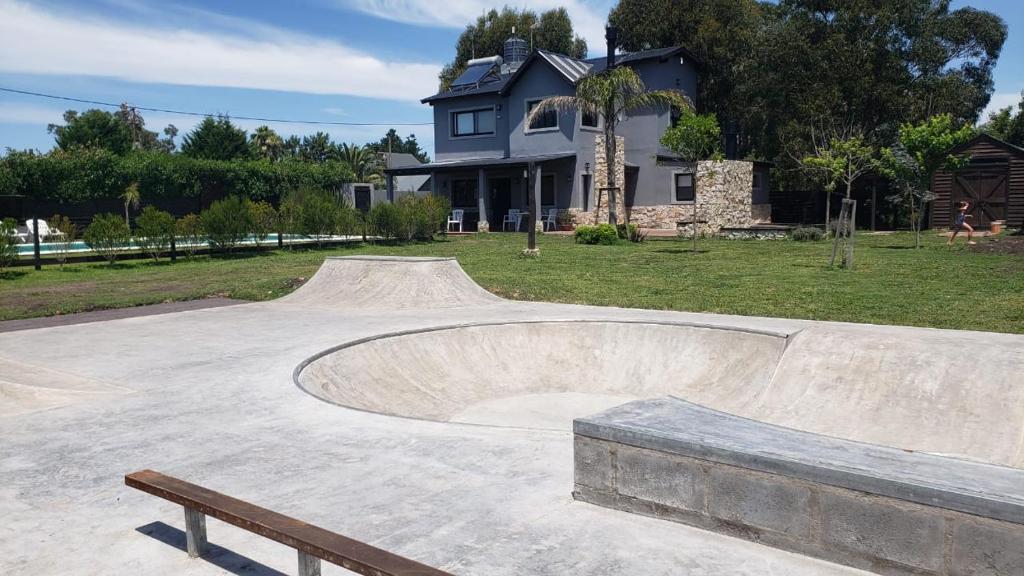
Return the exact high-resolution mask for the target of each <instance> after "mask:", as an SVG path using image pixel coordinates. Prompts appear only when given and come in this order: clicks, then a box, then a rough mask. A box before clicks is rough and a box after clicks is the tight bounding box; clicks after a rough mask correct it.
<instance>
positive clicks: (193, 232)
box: [174, 214, 204, 258]
mask: <svg viewBox="0 0 1024 576" xmlns="http://www.w3.org/2000/svg"><path fill="white" fill-rule="evenodd" d="M174 235H175V236H176V237H177V238H178V244H179V247H180V248H181V249H182V250H184V251H185V254H186V255H188V257H189V258H191V257H192V256H195V255H196V250H197V249H198V248H199V245H200V244H202V243H203V240H204V237H203V223H202V222H201V221H200V220H199V216H196V215H195V214H186V215H184V216H182V217H181V218H179V219H178V221H177V222H175V223H174Z"/></svg>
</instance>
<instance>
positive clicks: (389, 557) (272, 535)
mask: <svg viewBox="0 0 1024 576" xmlns="http://www.w3.org/2000/svg"><path fill="white" fill-rule="evenodd" d="M124 482H125V484H126V485H128V486H130V487H132V488H136V489H138V490H141V491H143V492H147V493H149V494H152V495H154V496H159V497H160V498H163V499H165V500H168V501H170V502H174V503H176V504H180V505H182V506H185V507H186V508H192V509H194V510H197V511H199V512H201V513H203V514H206V515H208V516H212V517H214V518H216V519H218V520H221V521H222V522H226V523H228V524H232V525H234V526H238V527H239V528H243V529H245V530H248V531H250V532H253V533H255V534H259V535H260V536H263V537H265V538H269V539H271V540H274V541H276V542H280V543H281V544H284V545H286V546H290V547H292V548H295V549H296V550H299V551H301V552H305V553H306V554H309V555H311V556H315V557H317V558H321V559H323V560H325V561H327V562H330V563H332V564H336V565H338V566H341V567H343V568H345V569H347V570H351V571H352V572H356V573H357V574H363V575H365V576H452V575H451V574H449V573H448V572H443V571H441V570H438V569H436V568H431V567H430V566H426V565H424V564H420V563H419V562H416V561H414V560H409V559H408V558H403V557H401V556H398V555H397V554H393V553H391V552H388V551H386V550H381V549H380V548H377V547H374V546H370V545H369V544H365V543H363V542H359V541H357V540H353V539H351V538H347V537H345V536H342V535H340V534H336V533H334V532H331V531H329V530H325V529H323V528H320V527H319V526H314V525H312V524H307V523H305V522H302V521H301V520H296V519H295V518H291V517H289V516H285V515H284V514H279V513H277V512H274V511H272V510H267V509H266V508H261V507H259V506H256V505H254V504H250V503H248V502H245V501H243V500H239V499H237V498H232V497H231V496H227V495H225V494H221V493H220V492H215V491H213V490H209V489H207V488H203V487H202V486H197V485H195V484H192V483H189V482H185V481H184V480H179V479H177V478H173V477H171V476H166V475H164V474H161V473H159V472H155V471H153V470H140V471H138V472H133V473H131V474H128V475H126V476H125V477H124Z"/></svg>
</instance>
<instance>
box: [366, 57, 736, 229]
mask: <svg viewBox="0 0 1024 576" xmlns="http://www.w3.org/2000/svg"><path fill="white" fill-rule="evenodd" d="M524 48H525V43H524V42H523V41H522V40H519V39H516V38H513V39H510V40H509V41H508V42H506V47H505V55H504V57H498V56H495V57H491V58H482V59H477V60H472V61H470V62H469V63H468V67H467V70H466V72H465V73H464V74H463V76H462V77H460V78H459V79H456V80H455V81H454V82H453V84H452V86H451V87H450V88H448V89H447V90H445V91H442V92H439V93H438V94H435V95H433V96H430V97H427V98H424V99H423V100H422V102H424V103H426V104H429V105H430V106H431V107H432V108H433V111H434V142H435V160H434V161H433V162H431V163H429V164H423V165H419V166H405V167H398V168H393V169H389V170H387V171H385V174H386V177H387V181H388V191H389V195H390V197H392V198H393V197H394V194H395V189H396V188H395V179H396V178H399V177H405V176H410V175H429V176H430V178H429V183H430V184H429V189H430V191H431V192H433V193H435V194H439V195H442V196H445V197H447V198H449V199H450V201H451V204H452V207H453V209H459V210H462V211H463V213H464V218H465V224H464V229H468V230H474V229H476V230H481V231H484V230H501V229H507V230H510V229H514V228H519V229H522V226H523V225H524V224H525V222H526V221H527V220H528V219H523V220H520V221H518V222H515V223H511V222H509V221H508V220H509V218H507V216H508V215H509V213H510V210H519V211H521V212H523V213H530V212H532V213H534V214H538V215H539V217H540V216H550V215H551V214H552V213H553V211H557V212H558V213H569V214H572V215H574V217H575V220H576V221H577V223H593V221H596V220H598V219H599V217H600V214H601V211H600V208H601V207H600V206H598V205H597V204H599V203H600V202H601V201H602V199H601V197H600V194H599V192H600V190H601V189H603V188H604V183H603V182H604V167H603V165H604V153H603V135H602V129H603V119H601V118H600V117H599V116H591V115H588V114H582V113H578V112H573V111H570V112H563V113H556V112H550V113H547V114H544V115H542V116H541V117H540V118H538V119H537V120H535V121H534V122H533V123H532V124H530V125H528V124H527V122H526V118H527V116H528V114H529V111H530V110H531V108H532V106H534V105H536V104H537V103H538V102H540V101H541V100H543V99H545V98H548V97H551V96H559V95H565V96H571V95H574V94H575V91H576V84H577V83H578V82H579V81H580V80H581V79H582V78H584V77H585V76H587V75H589V74H594V73H598V72H601V71H602V70H604V69H605V68H606V67H607V66H608V60H607V59H604V58H601V59H590V60H579V59H575V58H570V57H568V56H565V55H561V54H555V53H552V52H547V51H543V50H537V51H534V52H532V53H530V54H529V55H526V50H525V49H524ZM614 64H615V65H616V66H630V67H632V68H633V69H634V70H635V71H636V72H637V73H638V75H639V76H640V78H641V79H642V80H643V81H644V83H645V84H646V85H647V87H648V88H650V89H674V90H678V91H680V92H682V93H684V94H686V95H687V96H688V97H689V98H690V99H691V100H693V101H696V97H697V82H698V68H699V67H700V66H701V64H700V62H699V61H698V60H697V59H696V58H695V57H694V56H693V55H692V54H690V53H689V52H688V51H687V50H686V49H685V48H682V47H673V48H662V49H657V50H647V51H643V52H638V53H631V54H619V55H616V56H615V63H614ZM671 122H672V112H671V110H669V109H668V107H664V108H662V109H651V110H647V111H643V112H641V113H637V114H633V115H630V116H629V117H628V118H625V119H622V120H621V121H620V123H619V124H618V126H617V135H618V137H619V138H621V139H622V142H623V143H624V146H621V148H622V149H623V151H624V157H623V159H622V161H621V165H620V166H618V168H619V169H620V170H622V171H623V172H624V174H623V175H624V182H622V181H621V180H620V186H622V185H623V184H624V188H625V190H624V192H625V194H624V200H625V209H626V210H627V211H630V212H631V213H633V212H635V213H636V214H637V215H638V216H640V217H641V218H642V220H643V221H641V222H638V223H639V224H640V225H641V226H645V227H652V228H675V226H676V222H677V220H678V219H679V218H680V217H682V214H683V212H684V211H683V208H685V207H686V206H688V205H692V204H693V203H694V202H695V201H697V200H695V198H694V196H695V192H696V188H697V186H696V182H695V180H696V172H697V170H696V167H695V166H692V165H685V163H682V162H680V161H679V159H678V158H676V157H674V156H673V155H672V154H671V153H670V152H669V151H668V150H666V149H665V148H664V147H662V146H661V144H660V138H661V135H662V134H663V133H664V131H665V129H666V128H668V127H669V126H670V125H671ZM681 174H688V175H689V176H680V175H681ZM748 175H749V176H748V178H749V179H750V180H751V186H752V185H753V179H754V177H753V176H752V173H751V172H748ZM687 186H689V187H690V189H687V188H686V187H687ZM530 187H533V190H534V192H535V199H534V205H533V206H531V205H529V194H528V192H529V189H530ZM595 191H597V193H595ZM751 201H752V196H751V200H750V201H748V203H747V206H746V207H745V210H746V212H747V213H748V214H749V213H750V209H751V208H750V202H751ZM673 206H675V207H676V209H671V208H672V207H673ZM647 207H668V208H669V209H668V210H660V211H658V210H655V211H651V210H648V209H647ZM604 210H605V213H606V211H607V207H604ZM652 214H653V215H652Z"/></svg>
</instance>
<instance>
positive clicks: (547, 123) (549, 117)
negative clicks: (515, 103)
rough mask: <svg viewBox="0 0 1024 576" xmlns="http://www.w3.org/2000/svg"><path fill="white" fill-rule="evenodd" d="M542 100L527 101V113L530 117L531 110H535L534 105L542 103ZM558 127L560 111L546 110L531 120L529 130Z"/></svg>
mask: <svg viewBox="0 0 1024 576" xmlns="http://www.w3.org/2000/svg"><path fill="white" fill-rule="evenodd" d="M540 103H541V101H540V100H530V101H528V102H527V103H526V115H527V117H529V115H530V112H533V109H534V107H536V106H537V104H540ZM556 128H558V111H557V110H545V111H544V112H542V113H540V115H538V116H537V117H536V118H534V119H533V122H530V126H529V128H527V129H526V130H527V132H530V131H533V130H554V129H556Z"/></svg>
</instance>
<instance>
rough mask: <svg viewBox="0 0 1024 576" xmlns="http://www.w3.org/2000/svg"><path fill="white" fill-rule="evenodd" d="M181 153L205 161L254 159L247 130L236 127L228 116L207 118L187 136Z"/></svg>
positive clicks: (182, 144)
mask: <svg viewBox="0 0 1024 576" xmlns="http://www.w3.org/2000/svg"><path fill="white" fill-rule="evenodd" d="M181 153H182V154H184V155H185V156H188V157H190V158H202V159H205V160H237V159H241V160H247V159H249V158H251V157H252V151H251V150H250V148H249V142H248V139H247V138H246V134H245V130H242V129H241V128H238V127H236V126H235V125H234V124H232V123H231V119H230V118H228V117H227V116H217V117H216V118H214V117H212V116H207V117H206V118H204V119H203V121H202V122H201V123H200V124H199V126H196V128H195V129H194V130H192V131H191V132H189V133H188V134H187V135H185V138H184V139H183V140H182V143H181Z"/></svg>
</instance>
